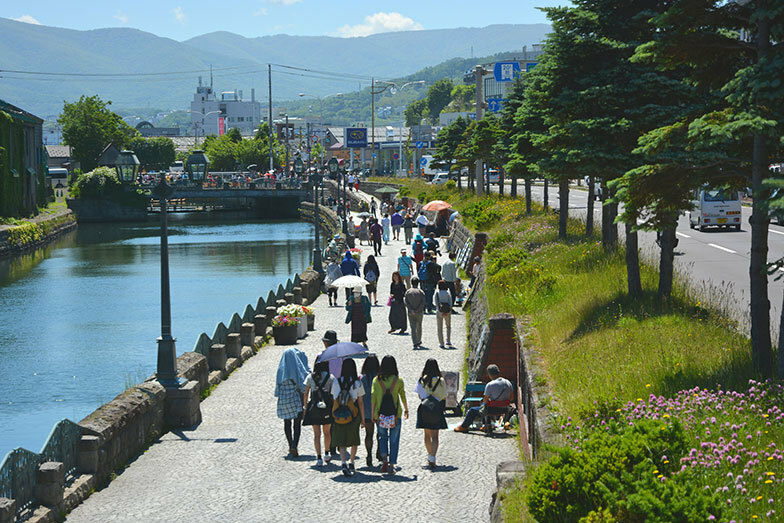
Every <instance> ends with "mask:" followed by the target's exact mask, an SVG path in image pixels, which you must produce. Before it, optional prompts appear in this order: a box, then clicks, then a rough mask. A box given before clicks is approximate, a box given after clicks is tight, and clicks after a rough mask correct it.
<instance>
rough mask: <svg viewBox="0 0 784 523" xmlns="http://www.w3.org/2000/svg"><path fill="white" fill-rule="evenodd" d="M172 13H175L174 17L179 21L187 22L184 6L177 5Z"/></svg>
mask: <svg viewBox="0 0 784 523" xmlns="http://www.w3.org/2000/svg"><path fill="white" fill-rule="evenodd" d="M172 13H174V19H175V20H177V21H178V22H179V23H181V24H184V23H185V12H184V11H183V10H182V7H179V6H178V7H175V8H174V9H172Z"/></svg>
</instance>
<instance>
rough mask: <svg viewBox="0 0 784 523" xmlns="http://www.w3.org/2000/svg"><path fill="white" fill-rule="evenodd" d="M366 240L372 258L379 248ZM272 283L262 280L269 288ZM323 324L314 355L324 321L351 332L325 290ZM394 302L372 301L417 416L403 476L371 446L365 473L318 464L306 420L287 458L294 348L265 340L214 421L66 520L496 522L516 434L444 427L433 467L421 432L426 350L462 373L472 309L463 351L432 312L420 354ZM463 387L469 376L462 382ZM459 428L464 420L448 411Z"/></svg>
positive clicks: (210, 402)
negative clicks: (441, 331) (283, 359)
mask: <svg viewBox="0 0 784 523" xmlns="http://www.w3.org/2000/svg"><path fill="white" fill-rule="evenodd" d="M401 246H402V242H392V243H391V244H390V245H389V246H386V247H384V251H383V256H381V257H379V258H378V263H379V267H380V269H381V272H382V275H381V279H380V281H381V283H380V284H379V290H380V292H379V304H382V303H383V304H386V301H387V297H388V290H389V281H390V274H391V272H392V271H393V270H394V269H393V267H394V265H395V263H396V258H397V254H398V253H399V250H400V247H401ZM362 248H363V260H364V258H365V255H367V254H368V253H369V252H370V253H372V248H370V247H366V246H365V247H362ZM267 291H268V289H258V293H259V294H260V295H265V294H266V292H267ZM315 309H316V328H317V330H316V331H315V332H311V333H309V335H308V337H307V338H305V339H304V340H302V343H301V344H300V345H299V347H300V348H302V349H303V350H305V351H306V352H307V354H308V357H309V361H310V363H311V366H312V363H313V360H314V358H315V356H316V354H317V353H318V352H320V350H321V349H322V348H323V345H322V342H321V336H322V334H323V332H324V330H325V329H327V328H332V329H335V330H336V331H337V332H338V336H339V337H340V339H349V337H350V326H349V325H347V324H345V323H344V319H345V315H346V313H345V311H344V309H343V308H342V307H333V308H330V307H329V305H328V302H327V297H326V296H323V295H322V296H321V297H319V299H318V300H317V301H316V302H315ZM388 313H389V309H388V308H387V307H386V306H383V305H382V306H378V307H373V309H372V315H373V322H372V323H371V324H370V325H369V326H368V336H369V338H370V339H369V341H368V346H369V347H370V350H371V351H372V352H375V353H377V354H378V355H379V357H380V356H383V355H386V354H392V355H394V356H395V357H396V359H397V361H398V366H399V369H400V373H401V377H402V378H403V379H404V380H405V385H406V394H407V397H408V401H409V406H410V410H411V416H412V417H411V419H409V420H408V421H404V422H403V431H402V436H401V447H400V458H399V460H398V464H399V466H400V467H401V470H400V471H399V472H398V474H397V475H396V476H394V477H390V476H386V475H381V474H380V473H379V472H378V469H377V468H376V469H375V470H368V469H367V467H365V451H364V448H360V452H359V454H358V456H359V457H358V459H357V474H356V476H354V477H352V478H345V477H343V475H342V474H341V472H340V467H339V463H338V465H335V464H334V462H333V464H331V465H329V466H325V467H324V468H322V469H317V468H315V467H314V464H315V455H314V451H313V438H312V430H311V429H310V428H309V427H303V430H302V439H301V442H300V446H299V451H300V457H299V458H295V459H287V458H286V454H287V451H288V446H287V443H286V439H285V437H284V435H283V422H282V421H281V420H279V419H278V418H277V417H276V403H275V398H274V397H273V391H274V388H275V373H276V370H277V366H278V360H279V358H280V354H281V352H282V351H283V348H281V347H276V346H274V345H272V346H268V347H265V348H264V349H262V350H261V351H260V352H259V354H258V355H256V356H255V357H253V358H251V359H250V360H249V361H248V362H246V364H245V365H244V366H243V367H242V368H240V369H238V370H237V371H236V372H235V373H234V374H232V376H231V378H230V379H229V380H228V381H226V382H225V383H222V384H221V385H220V386H218V387H217V389H216V390H215V391H214V392H213V393H212V395H211V396H210V397H209V398H207V399H206V400H205V401H204V402H203V403H202V414H203V418H204V421H203V422H202V424H201V425H200V426H199V427H197V428H196V429H195V430H187V431H182V432H175V433H169V434H166V435H165V436H164V437H162V438H161V439H160V440H159V441H158V442H156V443H155V444H154V445H152V447H150V449H149V450H148V451H147V452H146V453H144V454H143V455H142V456H140V457H139V458H138V459H137V460H136V461H135V462H133V463H132V464H131V465H130V466H129V467H128V468H127V469H126V470H125V471H124V472H122V473H121V474H120V475H119V476H118V477H117V478H116V479H115V480H114V481H112V483H111V484H109V486H108V487H106V488H105V489H104V490H102V491H99V492H96V493H95V494H93V495H92V496H91V497H90V498H89V499H88V500H87V501H86V502H85V503H84V504H82V505H81V506H79V507H77V508H76V510H74V511H73V512H72V513H71V514H70V515H69V516H68V518H67V521H69V522H106V521H144V522H151V521H173V520H178V521H242V522H247V521H319V522H321V521H360V520H362V521H426V522H427V521H485V520H487V519H488V512H487V511H488V506H489V503H490V498H491V495H492V492H493V490H494V486H495V467H496V464H497V463H498V462H500V461H504V460H509V459H517V449H516V447H515V444H514V439H513V438H512V437H508V438H503V437H496V438H487V437H485V436H482V435H479V434H457V433H454V432H452V431H451V430H449V431H443V432H442V435H441V448H440V450H439V452H438V463H439V468H438V469H436V470H435V471H430V470H428V468H427V467H426V452H425V449H424V444H423V437H422V431H419V430H416V429H415V427H414V424H415V419H414V416H415V412H416V406H417V405H418V403H419V401H418V399H417V397H416V395H415V393H414V386H415V382H416V378H417V377H418V375H419V373H420V372H421V370H422V367H423V365H424V362H425V360H426V359H427V358H430V357H435V358H437V359H438V361H439V364H440V365H441V368H442V370H455V371H460V369H461V368H462V358H463V354H464V349H465V321H464V319H465V317H464V315H463V314H462V311H461V313H460V314H459V315H454V316H453V318H452V329H453V336H452V341H453V342H454V343H455V344H456V345H457V347H458V350H442V349H439V348H438V341H437V336H436V321H435V316H433V315H429V316H426V317H425V323H424V339H423V341H424V344H425V346H426V347H428V349H427V350H420V351H414V350H412V348H411V339H410V336H408V335H406V336H402V335H388V334H387V330H388V329H389V324H388V321H387V315H388ZM461 385H462V384H461ZM447 419H448V421H449V423H450V427H453V426H454V425H456V424H457V423H458V421H459V420H458V418H447Z"/></svg>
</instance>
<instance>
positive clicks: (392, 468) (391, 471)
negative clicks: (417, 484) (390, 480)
mask: <svg viewBox="0 0 784 523" xmlns="http://www.w3.org/2000/svg"><path fill="white" fill-rule="evenodd" d="M387 472H389V475H390V476H394V475H395V466H394V465H392V464H391V463H390V465H389V470H388V471H387Z"/></svg>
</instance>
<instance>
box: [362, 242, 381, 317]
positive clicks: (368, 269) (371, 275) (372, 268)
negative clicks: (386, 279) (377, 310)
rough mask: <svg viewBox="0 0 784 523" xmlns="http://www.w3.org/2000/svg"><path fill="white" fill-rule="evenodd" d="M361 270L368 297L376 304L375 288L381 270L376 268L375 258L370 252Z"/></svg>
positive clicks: (376, 293)
mask: <svg viewBox="0 0 784 523" xmlns="http://www.w3.org/2000/svg"><path fill="white" fill-rule="evenodd" d="M362 272H363V274H364V276H365V281H366V282H367V285H365V289H366V290H367V293H368V299H369V300H371V299H372V300H373V305H378V292H377V289H378V279H379V278H380V277H381V271H380V270H379V269H378V263H376V258H375V257H374V256H373V255H372V254H371V255H370V256H368V257H367V260H365V266H364V267H363V268H362Z"/></svg>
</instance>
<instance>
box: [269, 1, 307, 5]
mask: <svg viewBox="0 0 784 523" xmlns="http://www.w3.org/2000/svg"><path fill="white" fill-rule="evenodd" d="M267 1H268V2H269V3H271V4H278V5H291V4H296V3H297V2H302V0H267Z"/></svg>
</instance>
